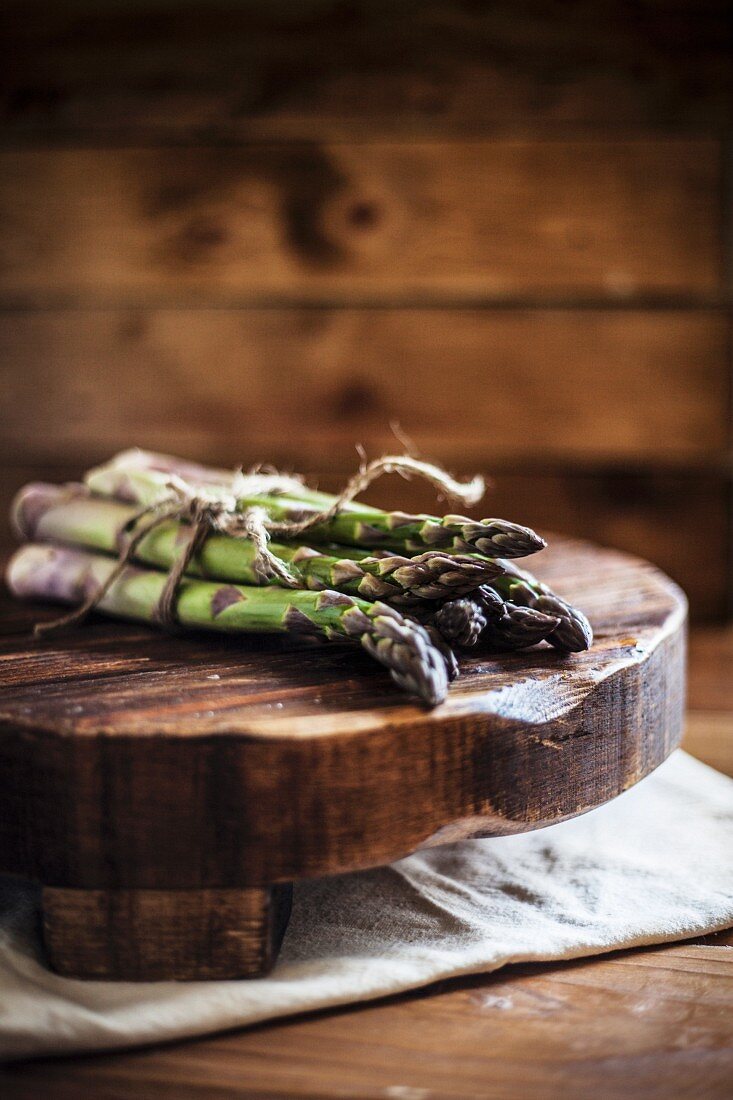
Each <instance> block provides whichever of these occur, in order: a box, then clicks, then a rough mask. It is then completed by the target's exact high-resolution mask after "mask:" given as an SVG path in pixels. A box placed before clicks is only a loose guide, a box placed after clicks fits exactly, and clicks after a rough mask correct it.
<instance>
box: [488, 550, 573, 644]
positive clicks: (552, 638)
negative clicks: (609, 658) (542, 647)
mask: <svg viewBox="0 0 733 1100" xmlns="http://www.w3.org/2000/svg"><path fill="white" fill-rule="evenodd" d="M502 564H503V565H504V568H505V572H504V573H503V574H502V575H501V576H499V577H495V578H494V579H493V580H492V581H490V582H489V584H490V586H491V588H493V589H494V590H495V591H496V592H498V593H499V595H500V596H501V597H502V598H503V599H505V600H511V601H512V602H513V603H515V604H519V605H520V606H522V607H527V608H531V609H532V610H534V611H540V612H542V613H543V614H545V615H552V616H555V617H556V618H558V619H559V620H560V621H559V623H558V625H557V627H556V629H555V630H553V632H552V634H550V635H549V636H548V638H547V641H548V642H549V643H550V645H553V646H554V647H555V648H556V649H560V650H562V651H563V652H565V653H580V652H582V651H583V650H586V649H590V647H591V645H592V644H593V628H592V627H591V625H590V623H589V622H588V620H587V619H586V617H585V615H584V614H583V612H582V611H579V610H578V608H577V607H573V606H572V604H570V603H568V602H567V600H564V599H562V597H560V596H558V595H557V594H556V593H555V592H553V591H552V589H551V588H549V587H548V586H547V585H546V584H543V583H542V581H540V580H538V579H537V577H535V576H533V575H532V573H529V572H528V571H527V570H525V569H518V568H517V567H516V566H515V565H513V564H510V563H509V562H503V563H502Z"/></svg>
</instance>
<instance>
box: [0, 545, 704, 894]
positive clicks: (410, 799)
mask: <svg viewBox="0 0 733 1100" xmlns="http://www.w3.org/2000/svg"><path fill="white" fill-rule="evenodd" d="M542 557H543V559H544V560H543V561H542V562H539V561H538V562H537V570H538V572H539V574H540V576H542V577H543V578H546V579H547V580H548V581H549V582H550V583H551V584H553V585H554V586H555V587H556V588H557V589H558V590H559V591H560V592H561V593H562V594H564V595H566V596H567V597H568V598H569V599H571V600H573V601H574V602H576V603H578V605H579V606H581V607H583V608H584V609H585V610H586V611H587V613H588V615H589V616H590V618H591V621H592V622H593V624H594V627H595V631H596V641H595V643H594V646H593V648H592V649H591V651H590V652H589V653H586V654H579V655H574V656H571V657H567V656H565V657H563V656H561V655H558V653H557V651H555V650H552V649H550V648H547V647H545V648H541V649H537V650H533V651H527V652H525V653H515V654H507V655H501V656H497V657H491V656H490V655H488V654H482V653H481V652H480V651H479V652H478V653H476V652H470V653H469V654H468V655H467V657H466V659H465V661H464V664H463V674H462V676H461V678H460V679H459V680H458V681H457V683H456V684H455V685H454V686H453V687H452V689H451V691H450V693H449V696H448V699H447V701H446V702H445V703H444V704H442V705H441V707H439V708H436V709H435V710H432V711H425V710H423V709H422V708H420V707H417V706H415V705H414V704H412V703H411V702H410V701H409V700H407V699H406V698H405V697H404V696H403V695H402V694H401V693H400V692H399V691H398V690H397V689H396V688H394V687H393V685H392V684H391V683H390V681H389V679H388V677H387V676H386V674H384V673H383V671H382V670H381V669H379V668H378V667H375V666H374V665H373V664H372V662H370V661H369V659H368V658H367V656H366V655H365V654H363V653H362V652H361V651H360V650H359V649H358V648H357V647H353V648H349V647H343V646H335V645H331V646H319V647H316V648H312V649H309V650H308V651H306V652H303V651H302V650H301V651H298V650H297V649H295V650H294V649H293V644H292V642H289V641H288V640H287V639H286V640H281V639H270V640H267V639H263V638H254V639H246V640H245V639H228V640H224V641H220V640H218V639H217V640H215V639H212V638H206V639H204V638H202V637H200V636H198V637H197V636H190V637H179V638H166V637H165V636H163V635H161V634H160V632H156V631H151V630H148V629H146V628H144V627H140V626H126V625H120V624H114V623H108V622H107V623H105V622H102V621H100V622H97V623H94V624H89V625H87V626H86V627H83V628H81V629H78V630H76V631H74V632H69V633H68V635H67V636H63V637H58V638H55V639H53V640H48V641H47V642H45V643H43V644H39V643H29V642H28V640H27V637H24V636H23V634H22V633H18V630H19V628H20V627H21V626H22V625H23V623H22V620H21V621H20V623H19V622H18V620H17V618H16V617H15V616H13V617H11V619H10V620H9V632H8V634H7V635H6V637H5V638H4V639H3V640H2V647H1V649H0V652H2V655H3V665H4V667H5V668H6V670H7V671H6V679H5V683H4V686H3V687H2V688H0V720H1V721H2V735H1V737H0V746H1V747H2V764H3V768H2V772H1V773H0V774H1V775H2V779H0V782H1V783H2V801H3V805H4V813H3V818H2V821H1V822H0V866H2V867H3V869H5V870H6V871H7V870H13V871H16V872H19V873H25V874H27V875H31V876H33V877H36V878H38V879H39V880H40V881H41V882H43V883H44V885H46V886H58V887H77V888H86V889H98V888H102V887H105V888H122V887H125V888H136V889H164V888H169V889H171V888H176V889H198V888H204V887H207V888H208V887H212V888H219V887H230V888H231V887H241V886H255V885H261V884H267V883H269V882H273V881H288V880H290V879H293V878H298V877H303V876H309V875H316V874H324V873H333V872H337V871H340V870H348V869H354V868H359V867H367V866H377V865H379V864H382V863H387V862H390V861H391V860H392V859H395V858H397V857H399V856H402V855H405V854H406V853H407V852H409V851H412V850H414V849H415V848H417V847H420V846H421V845H425V844H436V843H445V842H447V841H448V840H451V839H458V838H460V837H462V836H470V835H477V834H483V835H502V834H505V833H513V832H521V831H523V830H526V829H529V828H537V827H540V826H541V825H544V824H547V823H549V822H551V821H555V820H560V819H562V818H564V817H568V816H572V815H573V814H576V813H580V812H582V811H584V810H586V809H588V808H589V807H591V806H594V805H597V804H598V803H600V802H603V801H605V800H606V799H608V798H610V797H613V796H614V795H615V794H617V793H619V792H620V791H621V790H624V789H626V787H628V786H630V785H631V784H632V783H634V782H636V781H637V780H638V779H640V778H641V777H642V776H644V775H645V774H647V772H648V771H650V770H651V769H653V768H654V767H656V766H657V764H659V763H660V762H661V761H662V760H663V759H664V758H665V757H666V756H667V754H668V753H669V752H670V751H671V749H672V748H674V747H675V745H676V744H678V743H679V739H680V737H681V734H682V729H681V707H682V694H683V680H684V675H683V664H682V662H683V660H684V638H683V626H684V619H685V608H684V601H683V599H682V596H681V594H680V593H679V590H678V589H677V588H676V587H675V586H674V585H672V584H671V583H670V582H669V581H668V580H667V579H666V578H665V577H664V576H663V575H662V574H660V573H659V572H658V571H657V570H655V569H654V568H652V567H651V566H648V565H646V564H645V563H643V562H639V561H638V560H637V559H634V558H629V557H627V556H625V555H619V554H617V553H615V552H612V551H602V550H598V549H594V548H593V547H591V546H589V545H588V544H583V543H571V542H567V541H563V540H559V539H558V540H555V541H554V545H553V546H552V548H551V549H549V550H547V551H545V552H544V554H543V555H542ZM39 614H44V615H45V616H47V615H48V611H46V612H43V611H41V612H39V611H38V610H34V609H32V608H26V609H25V625H26V627H27V625H28V624H29V623H30V622H32V621H33V620H34V618H35V617H36V616H38V615H39ZM275 806H276V807H277V812H276V813H272V812H269V808H271V807H275Z"/></svg>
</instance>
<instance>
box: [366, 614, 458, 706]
mask: <svg viewBox="0 0 733 1100" xmlns="http://www.w3.org/2000/svg"><path fill="white" fill-rule="evenodd" d="M365 617H366V618H368V619H369V621H370V625H369V629H367V630H365V631H364V633H363V634H362V637H361V644H362V645H363V646H364V648H365V649H366V651H367V653H369V654H371V656H372V657H374V658H375V660H377V661H379V662H380V663H381V664H383V665H384V666H385V667H386V668H388V669H389V672H390V675H391V677H392V679H393V680H394V681H395V683H396V684H398V685H399V686H400V687H401V688H403V689H404V690H405V691H407V692H409V693H410V694H411V695H417V696H418V698H419V699H421V700H422V702H423V703H425V705H426V706H429V707H435V706H437V705H438V704H439V703H442V702H443V700H444V699H445V697H446V694H447V692H448V672H447V669H446V662H445V659H444V657H443V655H442V654H441V653H440V652H439V651H438V650H437V649H436V648H435V646H434V645H433V644H432V642H431V640H430V635H429V634H428V632H427V631H426V630H425V629H424V627H422V626H420V624H419V623H416V622H414V621H412V620H411V619H406V618H405V617H404V616H403V615H400V613H399V612H398V611H396V610H395V609H394V608H393V607H389V606H388V605H387V604H383V603H375V604H374V605H373V606H372V607H370V608H369V611H368V612H367V614H366V616H365Z"/></svg>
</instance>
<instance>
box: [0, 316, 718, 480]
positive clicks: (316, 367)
mask: <svg viewBox="0 0 733 1100" xmlns="http://www.w3.org/2000/svg"><path fill="white" fill-rule="evenodd" d="M728 339H729V321H728V318H727V317H726V316H725V314H724V312H723V311H716V310H684V309H681V310H640V309H623V310H619V311H615V310H613V311H607V310H600V309H572V310H558V309H541V310H528V309H488V310H481V309H455V310H453V309H451V310H439V309H425V310H423V309H406V310H400V309H381V310H373V309H364V310H361V309H346V310H333V309H247V310H235V309H191V310H183V311H182V310H180V309H153V310H151V309H105V310H93V309H79V310H77V309H74V310H59V309H54V310H44V311H39V312H36V311H30V312H6V313H4V314H0V359H2V361H4V362H5V363H7V364H10V365H12V370H9V371H8V372H7V374H8V377H7V381H6V383H5V384H4V385H3V387H2V388H1V389H0V420H2V421H3V422H4V432H3V437H4V438H3V443H2V447H3V450H4V451H5V454H6V456H7V457H11V456H12V458H13V459H14V460H15V461H18V459H19V458H22V457H25V458H27V459H28V460H35V461H39V460H43V459H45V460H47V461H48V460H51V461H53V460H57V461H58V460H59V458H61V457H63V456H67V457H68V459H70V460H71V461H73V459H74V458H75V457H76V456H82V455H84V454H88V453H90V452H91V451H93V450H95V449H98V448H106V450H107V452H108V453H110V454H111V453H112V452H113V451H115V450H121V449H124V448H126V447H128V446H129V445H130V442H131V441H133V440H134V441H135V442H136V443H138V444H139V445H141V446H146V445H151V446H155V447H156V448H157V449H159V450H160V449H164V450H168V451H171V452H173V453H185V454H189V455H196V454H199V455H207V454H210V453H211V452H212V451H217V452H219V453H221V454H224V455H226V454H229V455H230V456H231V457H230V459H229V461H231V462H232V463H234V462H241V461H245V462H249V461H251V462H255V461H258V460H259V461H282V458H283V451H284V450H286V449H289V453H288V454H286V455H285V459H286V460H287V461H289V462H292V461H299V462H300V463H301V464H302V463H309V464H310V465H311V466H312V467H313V468H315V469H318V468H321V469H322V470H326V471H328V469H329V468H333V466H334V463H336V462H338V461H339V460H340V461H341V462H342V463H349V462H353V461H354V455H355V452H354V442H355V441H359V442H361V443H363V444H364V445H365V446H367V447H368V448H369V449H370V450H374V449H381V448H388V449H391V450H393V449H394V447H395V445H399V444H398V443H397V440H396V439H395V436H394V435H393V434H392V433H391V432H390V430H389V425H390V423H391V422H395V421H396V422H398V423H400V424H403V425H405V426H407V425H409V432H410V435H411V437H412V438H413V439H414V441H415V443H416V444H417V445H418V446H419V447H420V449H421V451H422V453H423V454H425V455H429V456H431V457H435V458H440V459H441V460H442V461H445V462H448V463H451V464H452V465H456V464H459V465H460V466H461V467H462V468H464V469H465V468H467V467H468V466H469V465H470V464H472V463H474V464H475V463H478V462H484V463H486V464H487V469H488V470H489V472H490V471H491V469H492V468H493V464H494V463H496V462H497V461H499V462H502V461H503V462H507V461H508V462H514V463H517V462H520V461H522V460H526V459H529V460H534V461H535V462H537V463H540V462H547V461H551V462H552V461H554V462H557V461H566V462H569V461H577V462H583V463H588V462H599V461H632V462H634V463H640V462H644V461H651V462H653V463H665V462H670V463H677V464H680V463H685V462H689V463H694V464H699V463H702V462H706V461H707V462H711V463H715V462H716V461H718V460H719V459H720V458H721V457H722V456H723V455H724V454H725V451H726V447H727V443H728V422H727V420H728V416H727V408H728V401H729V395H730V383H729V379H728V377H727V369H728V368H727V357H728ZM457 383H458V384H457Z"/></svg>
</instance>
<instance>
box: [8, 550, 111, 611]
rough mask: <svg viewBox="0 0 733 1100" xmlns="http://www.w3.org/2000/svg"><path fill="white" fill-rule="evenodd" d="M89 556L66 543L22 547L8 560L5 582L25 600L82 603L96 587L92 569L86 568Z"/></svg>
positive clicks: (14, 593) (15, 593)
mask: <svg viewBox="0 0 733 1100" xmlns="http://www.w3.org/2000/svg"><path fill="white" fill-rule="evenodd" d="M86 558H87V555H85V554H83V553H80V552H79V551H78V550H72V549H69V548H67V547H64V546H51V545H33V544H30V545H26V546H22V547H21V548H20V549H19V550H17V551H16V553H15V554H14V555H13V557H12V558H11V559H10V561H9V563H8V567H7V569H6V571H5V583H6V584H7V586H8V588H9V589H10V591H11V592H12V593H13V595H14V596H17V597H18V598H19V599H22V600H53V601H60V602H61V603H81V601H82V600H85V599H86V598H87V597H88V596H89V595H90V593H91V592H92V591H94V589H95V587H96V585H95V581H94V578H93V576H92V574H91V571H90V570H89V569H85V568H83V566H84V563H85V560H86ZM80 563H81V566H82V567H80Z"/></svg>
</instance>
